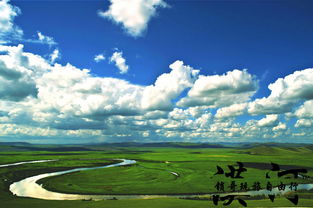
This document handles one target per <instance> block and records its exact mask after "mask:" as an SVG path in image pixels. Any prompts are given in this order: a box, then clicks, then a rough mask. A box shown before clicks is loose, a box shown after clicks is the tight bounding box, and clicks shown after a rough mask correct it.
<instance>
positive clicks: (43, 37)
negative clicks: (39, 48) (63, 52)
mask: <svg viewBox="0 0 313 208" xmlns="http://www.w3.org/2000/svg"><path fill="white" fill-rule="evenodd" d="M37 35H38V40H39V42H40V43H43V44H48V45H49V46H52V45H56V44H57V43H56V42H55V41H54V39H53V38H52V37H49V36H47V35H44V34H42V33H41V32H37Z"/></svg>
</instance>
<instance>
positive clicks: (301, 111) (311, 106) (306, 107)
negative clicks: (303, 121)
mask: <svg viewBox="0 0 313 208" xmlns="http://www.w3.org/2000/svg"><path fill="white" fill-rule="evenodd" d="M295 115H296V116H297V117H298V118H313V100H309V101H306V102H304V103H303V105H301V106H300V107H299V108H298V109H297V110H296V112H295Z"/></svg>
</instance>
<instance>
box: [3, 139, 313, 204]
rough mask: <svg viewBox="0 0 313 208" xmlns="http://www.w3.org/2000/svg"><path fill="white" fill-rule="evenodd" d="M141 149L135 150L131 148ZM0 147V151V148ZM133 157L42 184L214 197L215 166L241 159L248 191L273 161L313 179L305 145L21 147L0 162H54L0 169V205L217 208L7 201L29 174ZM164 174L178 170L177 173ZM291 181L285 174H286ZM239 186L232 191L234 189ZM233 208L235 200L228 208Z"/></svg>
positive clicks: (304, 198) (8, 150) (307, 196)
mask: <svg viewBox="0 0 313 208" xmlns="http://www.w3.org/2000/svg"><path fill="white" fill-rule="evenodd" d="M136 146H139V147H136ZM1 150H2V151H1ZM115 158H126V159H135V160H137V164H134V165H131V166H126V167H114V168H107V169H97V170H89V171H82V172H76V173H71V174H67V175H63V176H56V177H51V178H47V179H42V180H41V181H39V183H42V184H43V185H44V187H46V188H47V189H49V190H54V191H59V192H63V193H82V194H182V193H185V194H189V193H190V194H191V193H213V192H216V189H215V188H214V186H215V184H216V182H217V181H224V182H225V189H226V190H229V188H228V185H229V184H230V182H231V181H232V180H233V179H230V178H226V177H225V176H224V175H216V176H214V173H216V171H217V170H216V166H217V165H219V166H220V167H222V168H223V169H224V170H225V171H226V172H228V168H227V165H233V164H235V163H236V162H237V161H240V162H243V163H244V165H245V167H246V168H247V169H248V171H247V172H244V173H242V176H243V177H244V178H243V179H236V183H237V184H238V186H239V184H240V183H241V182H247V183H248V187H250V188H251V186H252V185H253V183H254V182H256V181H259V182H261V187H262V188H264V186H265V185H266V182H267V181H268V180H267V179H266V178H265V174H266V172H267V171H268V170H269V169H270V168H271V166H270V163H271V162H274V163H277V164H279V165H280V166H281V168H282V169H290V168H306V169H308V170H309V173H308V174H307V175H309V176H311V177H312V178H313V148H312V146H310V145H297V146H295V145H291V144H287V145H284V146H281V145H278V144H267V145H264V144H263V145H258V144H255V145H245V146H241V147H239V146H237V147H232V145H227V146H226V147H223V146H221V145H211V144H210V145H208V144H200V145H198V144H182V143H175V144H168V145H166V143H159V144H147V145H144V144H141V145H136V144H134V143H131V144H110V145H84V146H79V145H65V146H64V145H63V146H61V145H29V144H24V143H18V144H10V143H7V144H5V145H2V146H0V164H7V163H13V162H19V161H29V160H43V159H59V161H55V162H49V163H36V164H25V165H21V166H12V167H6V168H0V199H1V205H0V207H2V206H3V207H8V208H11V207H12V208H15V207H18V208H19V207H21V208H22V207H34V208H36V207H38V208H39V207H40V208H42V207H45V208H49V207H56V208H57V207H77V208H80V207H82V208H86V207H95V208H98V207H99V208H100V207H110V208H111V207H112V208H114V207H152V208H153V207H159V208H160V207H168V208H175V207H186V208H189V207H190V208H191V207H194V208H202V207H215V206H214V205H213V204H212V201H211V200H187V199H169V198H168V199H150V200H148V199H145V200H143V199H142V200H139V199H131V200H103V201H97V202H95V201H48V200H39V199H29V198H20V197H16V196H12V195H11V193H10V192H9V191H8V187H9V185H10V184H11V183H12V182H14V181H18V180H20V179H23V178H25V177H27V176H32V175H37V174H40V173H46V172H54V171H59V170H68V169H71V168H74V167H93V166H101V165H104V164H109V163H113V162H116V161H113V160H112V159H115ZM170 172H176V173H178V174H179V176H178V177H177V176H175V175H174V174H172V173H170ZM270 176H271V179H270V181H271V182H272V183H273V184H274V185H277V184H279V183H280V182H285V183H290V182H297V183H313V181H312V179H293V177H291V179H290V178H289V179H288V178H285V179H277V177H276V176H275V174H274V173H271V174H270ZM289 176H291V175H289ZM238 188H239V187H237V189H238ZM299 196H300V200H299V206H306V207H310V206H311V207H313V193H312V191H311V192H310V191H301V192H299ZM247 203H248V207H260V206H262V207H274V206H277V207H281V206H290V207H292V206H294V205H293V204H292V203H291V202H289V201H288V200H287V199H285V198H284V197H278V198H276V199H275V202H274V203H272V202H271V201H270V200H269V199H268V198H262V197H259V198H258V199H256V198H252V199H248V200H247ZM227 207H239V204H238V202H237V201H234V202H233V204H232V206H227Z"/></svg>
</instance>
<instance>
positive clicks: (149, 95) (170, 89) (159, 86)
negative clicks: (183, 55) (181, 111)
mask: <svg viewBox="0 0 313 208" xmlns="http://www.w3.org/2000/svg"><path fill="white" fill-rule="evenodd" d="M169 67H170V69H172V71H171V72H170V73H164V74H162V75H160V76H159V77H158V78H157V80H156V82H155V83H154V85H150V86H147V87H146V88H145V89H144V92H143V98H142V100H141V104H142V107H143V108H144V109H150V110H152V109H163V110H170V109H171V108H172V100H173V99H175V98H177V96H179V95H180V94H181V93H182V92H183V90H184V89H186V88H188V87H192V85H193V83H194V81H195V79H196V77H197V75H198V73H199V70H195V69H193V68H192V67H190V66H187V65H184V63H183V62H182V61H175V62H174V63H173V64H171V65H170V66H169Z"/></svg>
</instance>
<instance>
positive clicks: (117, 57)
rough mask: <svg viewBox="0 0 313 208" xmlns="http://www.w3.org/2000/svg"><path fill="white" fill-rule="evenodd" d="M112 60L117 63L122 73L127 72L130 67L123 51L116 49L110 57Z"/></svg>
mask: <svg viewBox="0 0 313 208" xmlns="http://www.w3.org/2000/svg"><path fill="white" fill-rule="evenodd" d="M110 62H111V63H114V64H115V66H116V67H117V68H118V69H119V70H120V74H126V73H127V71H128V68H129V67H128V65H127V64H126V59H125V58H124V57H123V52H121V51H115V52H114V53H113V54H112V56H111V57H110Z"/></svg>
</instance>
